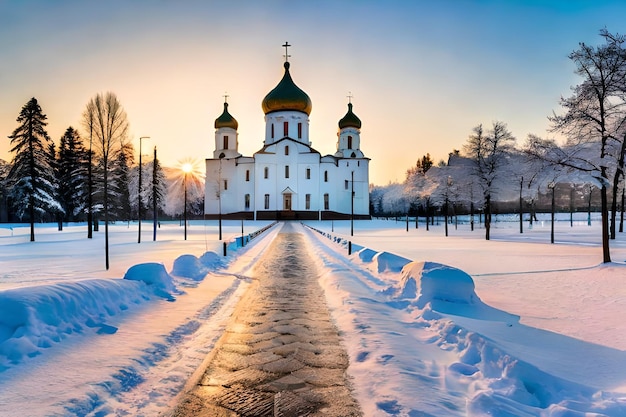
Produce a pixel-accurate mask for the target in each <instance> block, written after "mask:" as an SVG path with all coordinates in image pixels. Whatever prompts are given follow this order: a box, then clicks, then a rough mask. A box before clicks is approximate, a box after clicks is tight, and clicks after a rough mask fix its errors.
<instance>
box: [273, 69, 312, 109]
mask: <svg viewBox="0 0 626 417" xmlns="http://www.w3.org/2000/svg"><path fill="white" fill-rule="evenodd" d="M284 66H285V75H283V79H282V80H280V82H279V83H278V85H277V86H276V87H274V89H273V90H272V91H270V92H269V93H267V95H266V96H265V98H264V99H263V103H262V104H261V105H262V106H263V112H264V113H265V114H268V113H271V112H275V111H284V110H294V111H300V112H303V113H306V114H307V115H309V114H311V109H312V107H313V104H312V103H311V99H310V98H309V96H308V95H307V94H306V93H305V92H304V91H302V90H301V89H300V88H298V86H297V85H296V84H295V83H294V82H293V80H292V79H291V75H290V74H289V62H285V65H284Z"/></svg>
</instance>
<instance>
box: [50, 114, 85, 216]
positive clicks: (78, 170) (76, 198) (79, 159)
mask: <svg viewBox="0 0 626 417" xmlns="http://www.w3.org/2000/svg"><path fill="white" fill-rule="evenodd" d="M87 152H88V151H87V150H86V149H85V147H84V145H83V143H82V139H81V138H80V135H79V134H78V131H77V130H76V129H74V128H73V127H71V126H70V127H68V128H67V130H66V131H65V133H64V134H63V136H62V137H61V140H60V141H59V153H58V177H57V178H58V182H59V202H60V203H61V206H62V207H63V210H64V212H65V218H66V219H67V220H69V221H73V220H74V221H75V220H81V219H84V217H83V216H84V213H85V209H86V206H87V193H88V189H87V188H88V187H87V185H88V184H87V181H88V175H87V171H88V167H87V164H88V154H87Z"/></svg>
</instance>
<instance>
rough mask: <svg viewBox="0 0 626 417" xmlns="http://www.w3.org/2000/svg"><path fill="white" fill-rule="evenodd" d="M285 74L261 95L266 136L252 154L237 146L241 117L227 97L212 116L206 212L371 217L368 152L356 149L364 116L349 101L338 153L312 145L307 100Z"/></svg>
mask: <svg viewBox="0 0 626 417" xmlns="http://www.w3.org/2000/svg"><path fill="white" fill-rule="evenodd" d="M289 69H290V63H289V61H288V55H286V60H285V63H284V75H283V78H282V79H281V81H280V82H279V83H278V85H277V86H276V87H275V88H274V89H273V90H271V91H270V92H269V93H268V94H267V95H266V96H265V98H264V99H263V102H262V109H263V112H264V113H265V136H264V137H265V140H264V141H263V146H262V147H261V148H260V149H259V150H258V151H257V152H255V153H254V155H253V156H243V155H241V154H240V153H239V151H238V148H239V137H238V133H237V128H238V122H237V120H236V119H235V118H234V117H233V116H232V115H231V114H230V113H229V110H228V103H227V102H225V103H224V111H223V113H222V114H221V115H220V116H219V117H218V118H217V119H216V120H215V149H214V151H213V157H212V158H210V159H207V160H206V180H205V209H204V211H205V218H207V219H216V218H218V217H221V218H224V219H246V220H287V219H292V220H296V219H297V220H331V219H349V218H350V217H351V216H354V218H355V219H369V218H370V214H369V158H366V157H365V155H364V154H363V152H362V151H361V137H360V136H361V120H360V119H359V118H358V117H357V116H356V115H355V114H354V113H353V111H352V103H348V111H347V113H346V114H345V115H344V116H343V118H341V119H340V120H339V123H338V125H339V129H338V133H337V145H336V152H335V153H334V154H332V155H325V156H322V155H321V154H320V153H319V152H318V151H316V150H315V149H313V148H312V147H311V141H310V139H309V115H310V113H311V110H312V102H311V99H310V98H309V96H308V95H307V94H306V93H305V92H304V91H302V90H301V89H300V88H299V87H297V86H296V84H295V83H294V82H293V80H292V78H291V74H290V72H289Z"/></svg>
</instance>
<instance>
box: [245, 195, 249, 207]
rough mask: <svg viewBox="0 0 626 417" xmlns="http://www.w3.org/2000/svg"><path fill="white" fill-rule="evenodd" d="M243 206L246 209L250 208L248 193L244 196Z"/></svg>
mask: <svg viewBox="0 0 626 417" xmlns="http://www.w3.org/2000/svg"><path fill="white" fill-rule="evenodd" d="M244 206H245V208H246V210H250V194H246V195H245V196H244Z"/></svg>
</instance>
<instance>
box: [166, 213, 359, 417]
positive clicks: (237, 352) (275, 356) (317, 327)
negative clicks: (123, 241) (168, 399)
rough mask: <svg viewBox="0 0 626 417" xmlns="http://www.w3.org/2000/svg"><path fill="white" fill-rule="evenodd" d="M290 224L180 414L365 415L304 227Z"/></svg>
mask: <svg viewBox="0 0 626 417" xmlns="http://www.w3.org/2000/svg"><path fill="white" fill-rule="evenodd" d="M282 227H283V228H282V230H281V231H280V233H279V234H278V235H277V236H276V238H275V239H274V241H273V242H272V243H271V246H270V247H269V248H268V250H267V251H266V253H265V255H264V256H263V257H262V258H261V259H260V260H259V262H258V264H257V265H256V267H255V268H254V274H253V278H254V282H253V284H252V285H251V286H250V288H249V289H248V291H247V292H246V294H245V295H244V297H243V298H242V299H241V300H240V302H239V304H238V306H237V309H236V311H235V313H234V314H233V317H232V318H231V321H230V323H229V325H228V326H227V329H226V331H225V333H224V335H223V336H222V338H221V340H220V342H219V343H218V345H217V346H218V347H217V348H216V350H215V351H214V352H213V355H214V356H213V359H212V360H211V362H210V364H209V366H208V368H207V369H206V372H205V373H204V376H203V377H202V379H201V381H200V383H199V385H197V386H196V387H194V389H193V390H191V391H190V392H189V393H188V394H186V396H185V397H184V398H183V399H182V401H181V402H180V403H179V405H178V407H177V408H176V410H175V411H174V413H173V414H172V415H173V416H176V417H179V416H217V417H219V416H280V417H292V416H293V417H295V416H327V417H328V416H341V417H350V416H361V415H362V413H361V411H360V409H359V406H358V404H357V403H356V401H355V400H354V399H353V398H352V395H351V393H350V389H349V383H348V380H347V379H346V369H347V367H348V355H347V354H346V352H345V349H344V348H343V346H342V343H341V339H340V337H339V335H338V332H337V329H336V328H335V326H334V325H333V323H332V322H331V319H330V314H329V312H328V308H327V306H326V300H325V298H324V293H323V291H322V289H321V287H320V286H319V284H318V282H317V277H318V274H317V270H316V268H315V265H314V263H313V261H312V259H311V258H310V255H309V254H308V253H307V252H306V250H305V247H304V242H303V240H304V237H303V235H302V234H300V233H297V232H296V231H297V229H298V228H299V227H300V226H299V225H292V224H289V223H285V224H284V225H283V226H282Z"/></svg>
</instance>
